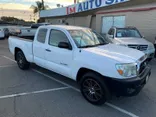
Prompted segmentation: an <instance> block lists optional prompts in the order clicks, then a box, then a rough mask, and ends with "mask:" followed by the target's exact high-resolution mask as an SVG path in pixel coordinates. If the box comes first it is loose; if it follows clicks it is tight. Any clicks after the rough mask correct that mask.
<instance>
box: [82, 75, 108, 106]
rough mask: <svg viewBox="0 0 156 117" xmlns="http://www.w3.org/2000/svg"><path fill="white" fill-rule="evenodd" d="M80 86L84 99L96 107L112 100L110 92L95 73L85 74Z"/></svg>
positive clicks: (100, 77)
mask: <svg viewBox="0 0 156 117" xmlns="http://www.w3.org/2000/svg"><path fill="white" fill-rule="evenodd" d="M80 85H81V93H82V95H83V96H84V98H85V99H86V100H87V101H88V102H90V103H92V104H94V105H102V104H104V103H105V102H106V101H107V100H108V99H109V98H110V91H109V90H108V87H107V85H106V84H105V82H104V79H103V77H102V76H101V75H99V74H96V73H93V72H90V73H87V74H85V75H84V76H83V78H82V80H81V84H80Z"/></svg>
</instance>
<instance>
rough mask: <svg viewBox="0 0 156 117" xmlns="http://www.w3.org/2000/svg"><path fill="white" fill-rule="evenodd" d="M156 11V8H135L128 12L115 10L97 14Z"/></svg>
mask: <svg viewBox="0 0 156 117" xmlns="http://www.w3.org/2000/svg"><path fill="white" fill-rule="evenodd" d="M151 10H156V7H148V8H133V9H127V10H114V11H107V12H97V13H96V14H111V13H124V12H141V11H151Z"/></svg>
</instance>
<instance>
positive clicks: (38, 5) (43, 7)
mask: <svg viewBox="0 0 156 117" xmlns="http://www.w3.org/2000/svg"><path fill="white" fill-rule="evenodd" d="M30 8H31V9H33V12H34V14H36V13H38V12H40V11H41V10H46V9H49V6H48V5H44V1H43V0H42V2H40V1H36V6H35V5H31V7H30Z"/></svg>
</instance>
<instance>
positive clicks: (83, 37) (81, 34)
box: [69, 29, 106, 48]
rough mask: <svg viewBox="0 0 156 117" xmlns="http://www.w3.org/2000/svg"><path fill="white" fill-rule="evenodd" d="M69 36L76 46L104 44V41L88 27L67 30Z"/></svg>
mask: <svg viewBox="0 0 156 117" xmlns="http://www.w3.org/2000/svg"><path fill="white" fill-rule="evenodd" d="M69 33H70V35H71V37H72V38H73V40H74V42H75V43H76V45H77V47H78V48H87V47H95V46H99V45H105V44H106V42H104V40H101V39H99V38H98V36H97V35H96V34H95V33H94V32H92V31H91V30H89V29H81V30H69Z"/></svg>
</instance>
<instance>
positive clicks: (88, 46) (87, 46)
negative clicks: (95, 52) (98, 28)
mask: <svg viewBox="0 0 156 117" xmlns="http://www.w3.org/2000/svg"><path fill="white" fill-rule="evenodd" d="M106 44H107V43H100V44H96V45H86V46H81V47H79V48H90V47H97V46H100V45H106Z"/></svg>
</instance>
